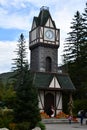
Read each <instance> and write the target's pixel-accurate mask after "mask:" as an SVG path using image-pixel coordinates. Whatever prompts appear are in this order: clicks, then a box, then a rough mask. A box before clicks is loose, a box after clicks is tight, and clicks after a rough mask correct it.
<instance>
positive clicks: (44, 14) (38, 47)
mask: <svg viewBox="0 0 87 130" xmlns="http://www.w3.org/2000/svg"><path fill="white" fill-rule="evenodd" d="M29 36H30V37H29V43H30V44H29V48H30V50H31V56H30V57H31V59H30V69H31V71H34V72H53V73H56V72H57V71H58V47H59V44H60V30H59V29H57V28H56V25H55V22H54V21H53V19H52V17H51V15H50V12H49V8H48V7H45V6H43V7H42V8H41V9H40V13H39V15H38V17H34V18H33V23H32V28H31V31H30V32H29Z"/></svg>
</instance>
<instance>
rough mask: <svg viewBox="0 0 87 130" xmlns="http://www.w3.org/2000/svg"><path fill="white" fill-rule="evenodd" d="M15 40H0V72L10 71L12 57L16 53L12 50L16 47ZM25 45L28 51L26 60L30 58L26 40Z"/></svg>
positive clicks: (14, 56)
mask: <svg viewBox="0 0 87 130" xmlns="http://www.w3.org/2000/svg"><path fill="white" fill-rule="evenodd" d="M17 44H18V43H17V42H15V41H6V42H5V41H4V42H1V41H0V73H2V72H8V71H11V68H12V63H13V62H14V61H13V60H12V59H14V58H16V56H17V55H16V53H15V52H14V51H15V50H16V48H17ZM26 47H27V50H26V51H27V52H28V56H27V58H28V60H30V54H29V49H28V42H27V41H26Z"/></svg>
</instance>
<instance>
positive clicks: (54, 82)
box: [49, 76, 61, 88]
mask: <svg viewBox="0 0 87 130" xmlns="http://www.w3.org/2000/svg"><path fill="white" fill-rule="evenodd" d="M49 88H61V87H60V85H59V83H58V80H57V78H56V77H55V76H54V77H53V79H52V81H51V83H50V85H49Z"/></svg>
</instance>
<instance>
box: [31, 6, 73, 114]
mask: <svg viewBox="0 0 87 130" xmlns="http://www.w3.org/2000/svg"><path fill="white" fill-rule="evenodd" d="M59 45H60V30H59V29H57V28H56V25H55V22H54V20H53V19H52V17H51V15H50V12H49V8H48V7H45V6H44V7H42V8H41V9H40V13H39V15H38V17H34V18H33V23H32V27H31V30H30V32H29V48H30V70H31V73H32V74H33V84H34V85H35V86H36V87H37V88H38V101H39V103H38V104H39V108H40V111H44V112H46V113H47V115H49V116H51V115H50V109H49V108H50V107H51V106H53V107H54V116H56V115H57V114H58V113H59V112H60V111H62V92H64V91H67V92H72V91H73V90H74V89H75V88H74V86H73V84H72V82H71V80H70V78H69V76H68V75H67V74H63V73H58V48H59Z"/></svg>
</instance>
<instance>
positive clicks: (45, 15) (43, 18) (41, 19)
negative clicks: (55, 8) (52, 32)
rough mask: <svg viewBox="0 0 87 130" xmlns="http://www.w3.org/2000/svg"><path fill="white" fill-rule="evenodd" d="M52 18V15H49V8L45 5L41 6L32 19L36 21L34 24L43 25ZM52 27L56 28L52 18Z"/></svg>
mask: <svg viewBox="0 0 87 130" xmlns="http://www.w3.org/2000/svg"><path fill="white" fill-rule="evenodd" d="M49 18H50V19H51V20H52V17H51V15H50V12H49V9H48V8H47V7H45V6H43V7H42V8H41V10H40V13H39V16H38V17H34V19H33V21H35V22H36V26H37V27H38V26H45V24H46V22H47V20H48V19H49ZM52 23H53V26H54V28H56V25H55V22H54V21H53V20H52Z"/></svg>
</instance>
